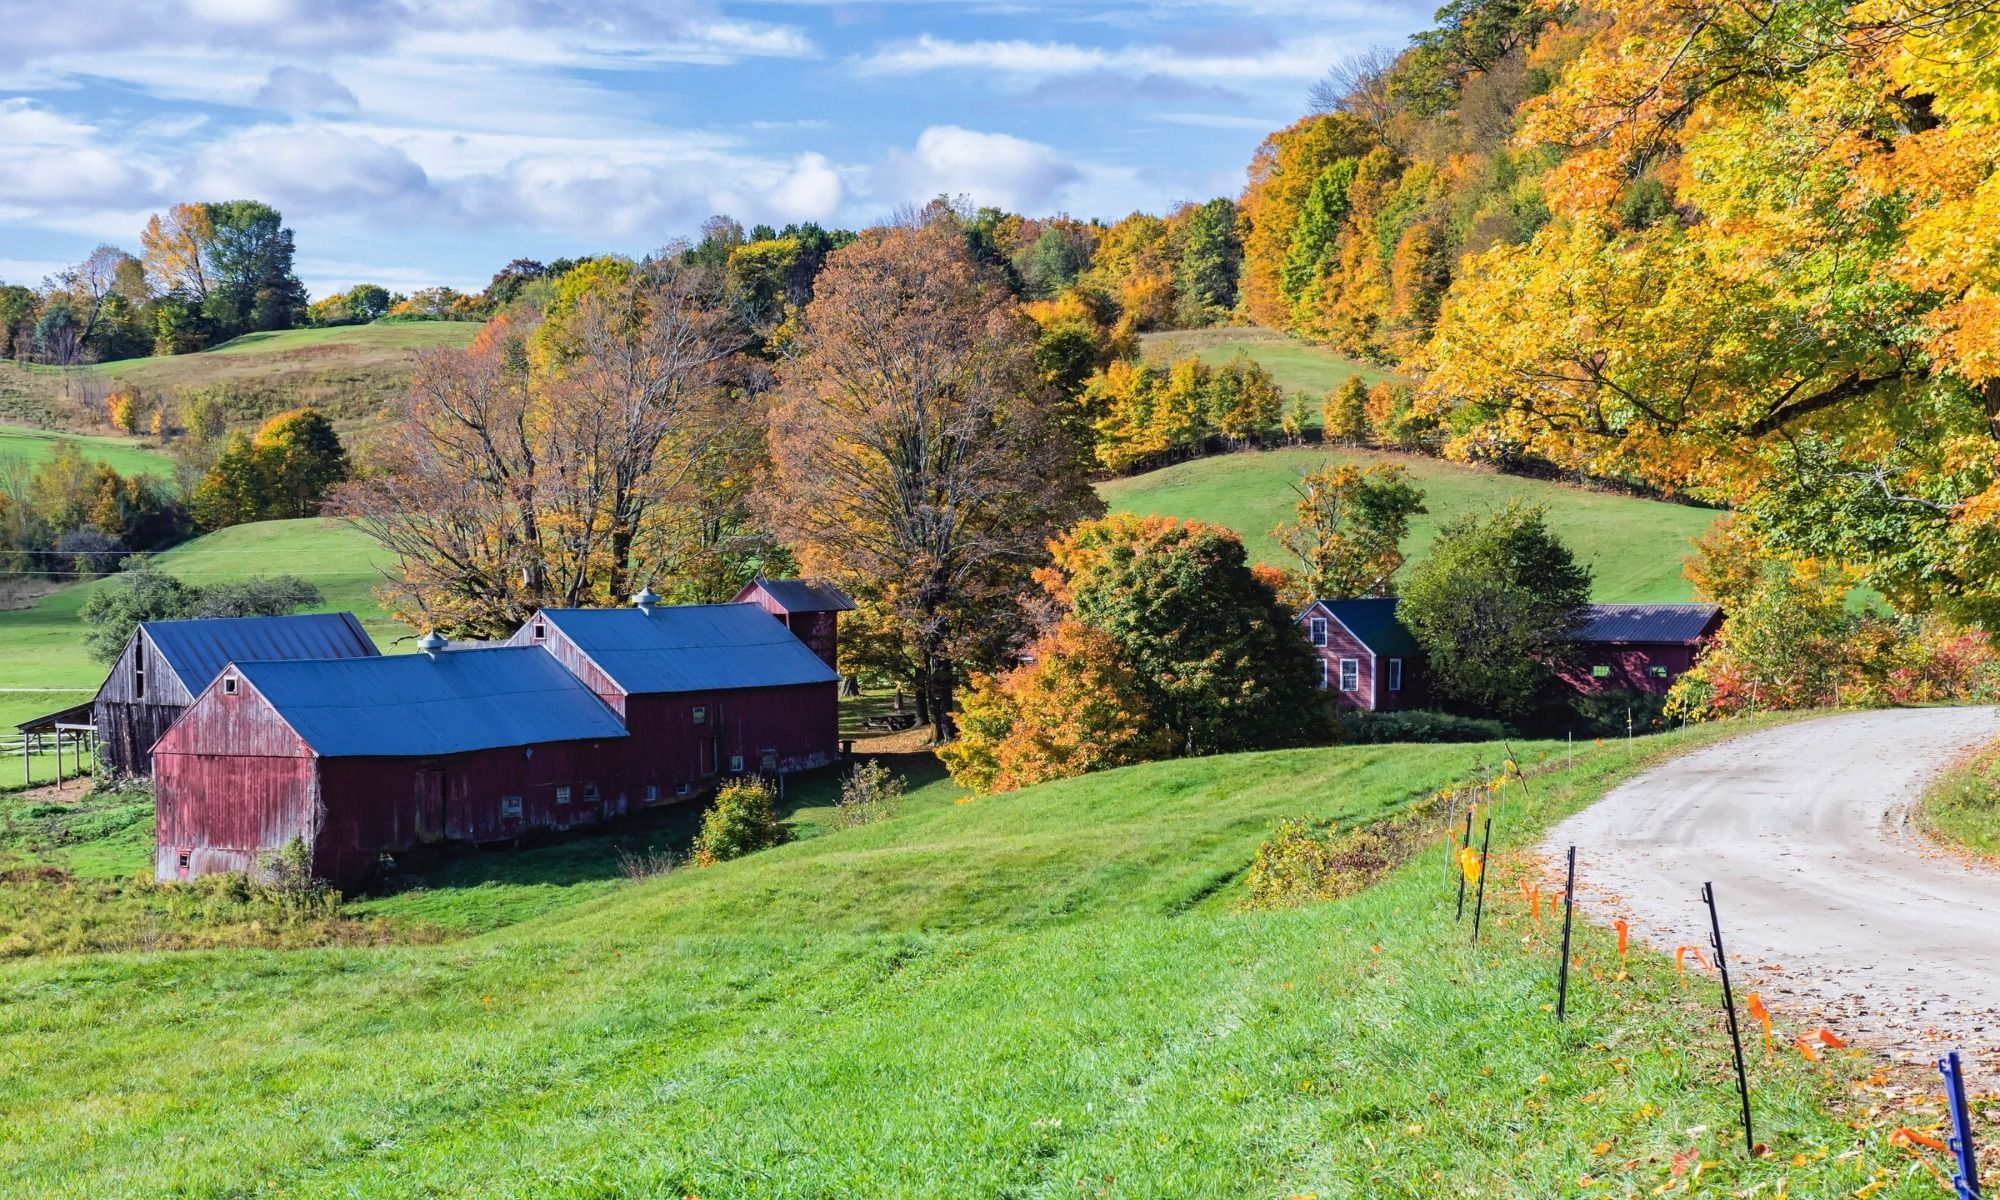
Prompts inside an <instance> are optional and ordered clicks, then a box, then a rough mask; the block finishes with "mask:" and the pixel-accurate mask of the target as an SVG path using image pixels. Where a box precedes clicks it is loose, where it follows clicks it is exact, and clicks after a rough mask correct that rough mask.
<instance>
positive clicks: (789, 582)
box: [736, 575, 854, 613]
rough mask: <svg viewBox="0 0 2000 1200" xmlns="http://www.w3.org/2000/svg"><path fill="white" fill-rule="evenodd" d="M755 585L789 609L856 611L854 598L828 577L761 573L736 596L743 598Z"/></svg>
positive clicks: (802, 610) (792, 610) (804, 611)
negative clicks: (782, 576)
mask: <svg viewBox="0 0 2000 1200" xmlns="http://www.w3.org/2000/svg"><path fill="white" fill-rule="evenodd" d="M752 588H762V589H764V593H765V594H766V595H768V596H770V597H771V599H772V600H775V601H776V602H777V604H778V607H779V608H782V609H784V610H785V611H786V612H788V613H809V612H853V611H854V600H853V599H852V598H851V597H850V596H848V594H847V593H846V592H843V591H841V590H840V589H839V588H837V587H835V586H833V585H832V584H830V583H828V582H827V581H826V580H824V579H766V578H764V577H763V576H762V575H759V576H758V577H757V578H755V579H753V580H751V581H750V586H749V587H746V588H744V589H743V590H742V591H741V592H738V593H737V594H736V598H737V599H738V600H739V601H740V600H742V599H743V597H745V596H747V595H749V594H750V591H751V589H752Z"/></svg>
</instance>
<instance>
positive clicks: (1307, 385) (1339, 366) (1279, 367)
mask: <svg viewBox="0 0 2000 1200" xmlns="http://www.w3.org/2000/svg"><path fill="white" fill-rule="evenodd" d="M1139 341H1140V351H1141V353H1142V354H1144V355H1145V357H1146V358H1148V359H1150V360H1152V361H1154V362H1162V363H1164V362H1171V361H1173V360H1174V359H1177V358H1182V357H1185V356H1186V355H1189V354H1195V355H1199V356H1200V357H1202V358H1204V359H1206V360H1208V361H1210V362H1225V361H1227V360H1228V359H1230V358H1233V357H1236V356H1238V355H1242V356H1244V357H1247V358H1249V359H1251V360H1252V361H1253V362H1256V363H1257V364H1258V365H1259V366H1262V367H1263V368H1264V369H1265V370H1267V371H1269V372H1270V373H1271V378H1272V379H1275V380H1276V381H1277V383H1278V386H1279V387H1282V388H1284V389H1285V394H1286V395H1287V396H1290V395H1291V393H1293V392H1304V393H1306V394H1307V396H1308V397H1309V399H1308V401H1307V404H1306V413H1307V422H1306V427H1307V428H1308V429H1318V428H1319V427H1320V406H1319V402H1318V398H1319V397H1320V396H1322V395H1324V394H1325V393H1327V392H1330V391H1332V390H1333V389H1334V388H1336V387H1339V386H1340V384H1341V383H1342V382H1343V381H1344V380H1346V379H1348V378H1349V377H1350V376H1354V375H1359V376H1360V377H1361V379H1362V381H1363V382H1364V383H1367V384H1370V385H1371V386H1372V385H1374V384H1377V383H1380V382H1382V381H1383V380H1385V379H1393V378H1395V372H1393V371H1388V370H1385V369H1383V368H1381V367H1377V366H1373V365H1371V364H1368V363H1364V362H1359V361H1357V360H1355V359H1351V358H1344V357H1342V356H1341V355H1339V354H1336V353H1334V352H1333V351H1331V350H1328V349H1325V348H1324V347H1320V346H1309V345H1307V344H1306V343H1304V342H1301V341H1298V340H1296V339H1294V338H1289V337H1286V336H1285V335H1284V334H1282V333H1274V332H1272V331H1271V330H1268V329H1257V328H1227V329H1186V330H1175V331H1172V332H1167V333H1148V334H1143V335H1141V337H1140V339H1139Z"/></svg>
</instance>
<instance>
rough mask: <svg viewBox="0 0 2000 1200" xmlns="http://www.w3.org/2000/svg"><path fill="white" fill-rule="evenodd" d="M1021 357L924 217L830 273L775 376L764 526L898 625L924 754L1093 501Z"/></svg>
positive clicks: (970, 272)
mask: <svg viewBox="0 0 2000 1200" xmlns="http://www.w3.org/2000/svg"><path fill="white" fill-rule="evenodd" d="M1034 343H1035V334H1034V326H1033V324H1032V323H1031V322H1029V321H1028V320H1027V319H1026V318H1025V317H1023V316H1022V315H1021V314H1020V312H1019V309H1018V307H1017V306H1016V304H1015V303H1014V300H1013V297H1012V296H1011V295H1010V294H1009V293H1008V291H1007V289H1006V287H1005V285H1004V283H1003V282H1002V281H1001V280H1000V278H999V277H998V276H997V275H995V274H994V272H993V271H992V270H991V269H990V268H981V267H980V266H978V265H976V264H975V263H974V262H973V261H972V259H971V255H970V253H969V252H968V249H967V244H966V239H965V234H964V232H963V228H962V222H961V219H960V218H959V217H958V216H957V215H956V214H955V213H952V212H951V211H950V210H949V209H945V208H942V207H938V206H933V207H932V208H931V209H929V210H927V211H926V212H925V213H924V214H923V215H922V216H921V217H919V218H917V219H915V220H912V221H910V222H907V223H903V224H899V225H894V226H891V227H888V228H884V229H879V230H874V231H871V232H869V233H867V234H864V235H863V236H862V238H861V239H860V240H859V241H857V242H855V243H854V244H853V245H851V246H849V247H847V248H846V249H843V250H840V251H837V252H835V253H834V254H833V255H831V256H830V257H829V258H828V259H827V264H826V268H825V270H824V271H823V272H822V273H821V275H820V278H819V281H818V284H817V286H816V289H815V293H814V297H813V301H812V303H811V304H810V305H808V306H807V308H806V310H805V313H804V314H803V316H802V318H801V320H800V328H799V335H798V339H797V342H796V346H797V354H796V356H795V357H794V358H793V359H791V360H790V361H789V362H787V363H785V364H784V365H783V366H782V367H781V369H780V380H781V385H780V393H779V403H778V404H777V406H776V408H775V409H774V410H773V412H772V414H771V419H770V426H769V427H770V430H771V434H770V446H771V458H772V463H773V468H774V469H773V472H772V483H771V487H770V490H769V492H768V494H767V505H768V512H769V514H770V516H771V519H772V520H773V522H774V523H775V525H776V526H777V528H778V530H779V531H780V532H781V533H782V535H783V537H784V538H785V540H786V542H787V544H789V545H790V546H791V547H792V549H793V550H794V552H795V553H797V555H798V556H799V559H800V562H801V564H802V565H803V566H804V567H805V568H806V569H807V570H808V571H811V572H813V573H814V574H819V575H825V576H828V577H831V578H833V579H835V580H836V581H838V582H840V583H841V584H842V585H843V586H845V587H848V588H849V589H850V590H851V591H853V592H854V593H855V594H856V595H857V597H858V598H860V599H862V600H864V601H865V602H866V603H868V604H870V605H873V606H878V607H879V608H880V609H881V610H882V611H883V612H885V613H887V614H890V615H892V616H893V619H894V620H895V622H896V624H897V625H898V627H899V628H900V629H901V631H902V635H903V637H904V639H905V641H906V643H907V645H908V647H909V656H910V659H911V660H912V661H913V662H914V663H915V664H916V678H915V679H914V680H913V681H912V682H913V683H914V685H915V686H916V687H917V689H918V692H919V694H920V696H921V697H922V699H923V703H924V705H925V708H926V715H927V716H928V718H929V720H930V722H931V727H932V732H933V736H934V737H935V738H936V739H937V740H939V741H945V740H948V739H949V738H950V736H951V733H952V710H953V706H954V705H953V699H954V695H955V692H956V688H957V682H958V679H959V678H960V676H961V675H962V673H964V672H966V671H968V670H970V669H972V668H975V667H980V666H985V665H990V664H991V663H992V661H993V656H994V655H996V654H997V653H998V652H999V651H1000V650H1001V649H1002V648H1003V646H1004V641H1003V643H1002V644H1001V645H996V635H997V636H998V637H999V638H1000V639H1004V638H1005V636H1006V635H1007V633H1008V631H1009V630H1011V629H1013V628H1016V627H1017V626H1018V624H1019V620H1020V618H1019V615H1018V613H1019V608H1018V599H1019V597H1020V596H1021V595H1022V594H1023V593H1024V592H1025V591H1026V590H1027V589H1028V587H1029V582H1030V572H1031V571H1032V570H1033V569H1034V568H1035V567H1036V566H1038V565H1040V564H1041V563H1042V562H1044V561H1046V556H1047V550H1046V543H1047V541H1048V539H1049V538H1050V537H1051V536H1052V535H1054V534H1055V532H1056V531H1058V530H1060V529H1062V528H1064V527H1066V526H1068V525H1069V524H1070V523H1071V522H1073V521H1074V520H1076V519H1077V518H1078V517H1080V516H1087V515H1089V514H1090V513H1091V512H1092V511H1094V510H1096V509H1098V507H1099V503H1100V502H1099V501H1098V500H1097V499H1096V497H1095V495H1094V494H1093V493H1092V492H1091V491H1090V489H1089V487H1088V485H1087V483H1086V481H1085V476H1084V472H1083V464H1084V461H1085V460H1084V450H1083V448H1082V447H1081V446H1079V445H1077V444H1076V441H1075V439H1074V438H1073V436H1071V435H1070V434H1069V433H1068V426H1067V425H1066V424H1065V423H1064V421H1063V419H1062V416H1061V414H1060V412H1059V409H1058V406H1057V402H1056V400H1055V399H1054V397H1053V396H1052V394H1051V392H1050V389H1049V388H1048V386H1047V385H1046V384H1045V383H1044V382H1043V380H1042V379H1041V378H1040V375H1039V373H1038V372H1037V370H1036V367H1035V361H1034Z"/></svg>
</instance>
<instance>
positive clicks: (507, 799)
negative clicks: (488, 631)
mask: <svg viewBox="0 0 2000 1200" xmlns="http://www.w3.org/2000/svg"><path fill="white" fill-rule="evenodd" d="M436 645H438V646H441V645H442V642H441V641H439V642H438V643H436ZM625 740H626V733H625V728H624V726H623V725H622V724H620V722H619V720H618V716H617V714H616V713H614V712H612V711H611V709H610V708H609V707H608V706H606V705H605V703H604V702H603V701H602V700H600V699H599V698H598V697H597V696H595V695H593V694H592V693H591V692H590V690H589V689H588V688H586V687H584V686H583V684H582V683H580V682H579V681H578V680H577V678H576V677H575V676H574V675H571V674H570V673H569V672H568V671H567V670H565V669H564V668H563V666H562V664H560V663H558V662H556V660H555V659H554V658H553V657H552V656H550V655H549V654H548V653H546V652H545V651H542V650H537V649H533V648H528V647H523V648H502V649H487V650H458V651H448V652H440V651H438V650H437V649H435V647H433V648H432V653H429V654H415V655H402V656H396V657H390V658H355V659H346V660H307V661H292V662H243V663H230V664H229V665H227V666H226V667H224V668H223V669H222V671H221V673H220V674H219V675H218V676H217V677H216V678H215V680H214V681H213V682H211V683H210V684H209V685H208V687H207V688H206V689H205V690H204V691H203V692H202V693H201V694H200V695H199V696H197V697H196V698H195V700H194V703H193V704H191V705H189V707H188V709H187V711H186V712H185V713H183V714H182V716H181V718H180V720H178V721H176V722H174V724H173V727H172V728H170V729H168V730H167V732H166V733H165V735H163V736H162V737H161V738H160V740H159V741H158V742H157V743H155V744H154V746H153V781H154V789H155V795H156V798H157V816H156V818H155V819H156V822H157V829H156V841H155V846H156V855H157V858H156V861H155V875H156V876H157V878H159V879H161V880H171V879H185V878H187V877H189V876H190V875H207V874H212V873H219V872H226V871H255V870H257V869H258V866H259V863H258V858H259V856H260V855H262V854H264V853H266V852H268V851H273V850H277V849H279V848H281V847H283V846H284V845H285V844H286V843H288V842H290V841H291V840H292V839H293V838H298V839H301V840H302V841H303V842H304V843H305V845H306V847H307V848H308V850H309V851H310V853H311V856H312V870H313V874H314V875H315V876H316V877H318V878H322V879H326V880H328V881H329V882H331V883H333V884H334V885H335V886H336V887H340V888H343V889H350V890H351V889H353V888H356V887H358V886H360V885H362V884H364V883H366V882H367V880H368V877H369V876H370V874H371V873H372V872H373V871H374V868H375V865H376V863H377V861H378V860H379V858H380V857H381V855H383V854H384V853H391V854H393V853H396V852H399V851H406V850H410V849H413V848H415V847H417V846H421V845H425V844H428V843H436V842H446V841H451V842H469V843H479V842H496V841H505V840H508V839H511V838H515V837H518V836H520V835H521V834H522V833H524V832H526V831H528V830H530V829H563V828H568V827H571V826H575V825H582V824H589V823H592V822H595V821H598V820H601V819H603V818H604V817H605V816H609V815H615V814H616V813H619V812H622V811H623V810H624V807H625V804H626V792H625V784H624V781H623V780H622V779H621V778H620V777H619V775H618V772H619V770H620V769H621V767H622V766H623V762H624V754H623V746H624V743H625Z"/></svg>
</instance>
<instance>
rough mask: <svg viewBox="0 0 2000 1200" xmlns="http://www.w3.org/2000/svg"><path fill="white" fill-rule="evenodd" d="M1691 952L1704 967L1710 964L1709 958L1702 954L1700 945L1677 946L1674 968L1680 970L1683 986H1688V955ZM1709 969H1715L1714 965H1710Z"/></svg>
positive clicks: (1675, 948)
mask: <svg viewBox="0 0 2000 1200" xmlns="http://www.w3.org/2000/svg"><path fill="white" fill-rule="evenodd" d="M1690 954H1692V955H1694V960H1695V961H1696V962H1698V963H1700V964H1701V965H1702V966H1704V967H1707V966H1708V959H1707V958H1705V957H1704V956H1703V955H1702V952H1701V947H1700V946H1675V947H1674V970H1676V971H1679V972H1680V975H1681V984H1682V986H1686V984H1687V973H1688V972H1687V956H1688V955H1690ZM1709 969H1710V970H1714V968H1713V967H1710V968H1709Z"/></svg>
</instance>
